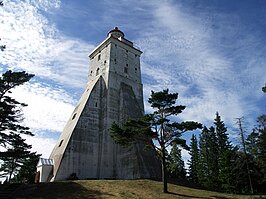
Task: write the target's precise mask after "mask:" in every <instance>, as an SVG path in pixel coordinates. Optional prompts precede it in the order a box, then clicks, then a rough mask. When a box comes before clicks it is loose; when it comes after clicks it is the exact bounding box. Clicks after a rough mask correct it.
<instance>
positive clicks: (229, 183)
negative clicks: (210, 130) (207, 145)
mask: <svg viewBox="0 0 266 199" xmlns="http://www.w3.org/2000/svg"><path fill="white" fill-rule="evenodd" d="M214 125H215V131H216V135H217V139H218V151H217V152H218V166H217V170H218V171H219V173H218V187H219V189H222V190H224V191H230V190H232V189H233V179H232V173H231V172H232V169H233V164H232V163H233V161H234V160H232V157H233V156H234V155H233V153H234V151H235V150H233V147H232V145H231V142H230V141H229V137H228V134H227V133H226V132H227V128H226V127H225V124H224V122H223V121H222V120H221V117H220V115H219V113H218V112H216V118H215V119H214Z"/></svg>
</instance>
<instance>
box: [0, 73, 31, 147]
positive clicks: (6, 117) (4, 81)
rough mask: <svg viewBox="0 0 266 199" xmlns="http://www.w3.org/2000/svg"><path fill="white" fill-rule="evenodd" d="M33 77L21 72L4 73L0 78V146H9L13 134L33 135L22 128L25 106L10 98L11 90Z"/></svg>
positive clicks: (25, 128) (27, 129)
mask: <svg viewBox="0 0 266 199" xmlns="http://www.w3.org/2000/svg"><path fill="white" fill-rule="evenodd" d="M33 76H34V75H32V74H28V73H26V72H25V71H23V72H12V71H11V70H9V71H6V72H5V73H4V74H2V77H0V145H2V146H4V147H6V146H7V144H10V142H9V138H12V137H10V136H12V135H13V134H17V133H19V134H28V135H33V134H32V133H31V132H30V131H29V128H28V127H25V126H22V125H21V122H22V121H23V117H22V116H23V115H22V108H23V107H25V106H27V105H26V104H24V103H20V102H18V101H17V100H15V99H14V98H12V97H11V96H10V94H11V93H12V89H14V88H15V87H17V86H19V85H22V84H24V83H26V82H28V81H29V80H30V79H31V78H32V77H33Z"/></svg>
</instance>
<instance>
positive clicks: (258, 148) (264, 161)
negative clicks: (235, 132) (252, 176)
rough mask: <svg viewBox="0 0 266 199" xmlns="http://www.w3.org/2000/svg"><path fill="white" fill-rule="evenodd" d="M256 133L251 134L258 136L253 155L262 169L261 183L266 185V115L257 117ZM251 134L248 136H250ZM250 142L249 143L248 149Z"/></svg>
mask: <svg viewBox="0 0 266 199" xmlns="http://www.w3.org/2000/svg"><path fill="white" fill-rule="evenodd" d="M253 131H254V134H251V135H250V136H257V137H256V138H255V141H254V142H255V143H254V145H253V147H252V150H253V151H252V153H251V154H252V155H254V157H255V160H256V163H257V165H258V166H259V167H260V169H261V173H262V175H261V179H260V182H259V184H260V185H261V186H265V185H266V115H261V116H259V117H258V119H257V126H256V127H255V128H254V130H253ZM250 136H249V137H248V138H250ZM248 147H249V144H247V151H248V149H249V148H248ZM254 153H255V154H254Z"/></svg>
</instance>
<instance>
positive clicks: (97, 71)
mask: <svg viewBox="0 0 266 199" xmlns="http://www.w3.org/2000/svg"><path fill="white" fill-rule="evenodd" d="M99 71H100V69H99V68H97V70H96V76H97V75H99Z"/></svg>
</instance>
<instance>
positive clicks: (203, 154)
mask: <svg viewBox="0 0 266 199" xmlns="http://www.w3.org/2000/svg"><path fill="white" fill-rule="evenodd" d="M208 134H209V130H208V128H207V127H206V126H204V127H203V129H202V132H201V134H200V137H199V161H198V181H199V183H200V184H201V185H203V186H206V187H207V186H208V185H209V183H208V178H209V175H210V171H209V167H208V162H209V150H208V147H207V144H208V136H209V135H208Z"/></svg>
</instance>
